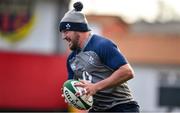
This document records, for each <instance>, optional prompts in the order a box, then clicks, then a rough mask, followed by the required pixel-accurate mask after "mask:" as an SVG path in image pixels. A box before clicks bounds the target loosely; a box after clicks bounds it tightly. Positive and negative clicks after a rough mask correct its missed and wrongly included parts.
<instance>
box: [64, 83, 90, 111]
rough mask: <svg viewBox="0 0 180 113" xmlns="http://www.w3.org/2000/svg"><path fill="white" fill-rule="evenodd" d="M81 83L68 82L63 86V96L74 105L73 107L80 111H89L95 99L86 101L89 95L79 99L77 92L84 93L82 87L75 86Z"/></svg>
mask: <svg viewBox="0 0 180 113" xmlns="http://www.w3.org/2000/svg"><path fill="white" fill-rule="evenodd" d="M77 82H80V81H77V80H67V81H66V82H64V85H63V94H64V97H65V99H66V101H67V102H68V103H69V104H70V105H72V106H73V107H75V108H77V109H79V110H88V109H89V108H91V106H92V104H93V97H92V96H90V97H89V99H88V100H86V96H87V95H85V94H84V95H82V96H79V97H77V96H76V95H75V94H76V93H77V92H80V91H82V89H83V88H82V87H76V86H74V84H75V83H77Z"/></svg>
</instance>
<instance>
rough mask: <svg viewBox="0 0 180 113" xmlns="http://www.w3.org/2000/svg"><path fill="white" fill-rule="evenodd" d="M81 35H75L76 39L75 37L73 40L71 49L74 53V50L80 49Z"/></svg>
mask: <svg viewBox="0 0 180 113" xmlns="http://www.w3.org/2000/svg"><path fill="white" fill-rule="evenodd" d="M79 38H80V36H79V34H78V33H76V32H75V33H74V37H73V40H71V46H70V49H71V50H72V51H74V50H77V49H80V46H79Z"/></svg>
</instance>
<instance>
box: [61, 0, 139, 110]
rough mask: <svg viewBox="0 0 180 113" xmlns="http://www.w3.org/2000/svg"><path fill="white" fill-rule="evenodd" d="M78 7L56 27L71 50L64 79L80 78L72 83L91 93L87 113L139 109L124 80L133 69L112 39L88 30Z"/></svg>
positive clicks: (131, 76) (86, 92) (78, 5)
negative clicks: (77, 82)
mask: <svg viewBox="0 0 180 113" xmlns="http://www.w3.org/2000/svg"><path fill="white" fill-rule="evenodd" d="M82 8H83V5H82V3H81V2H76V3H75V4H74V9H73V10H72V11H69V12H67V13H66V14H65V15H64V17H63V18H62V20H61V22H60V26H59V30H60V32H62V37H63V39H64V40H66V41H67V42H68V46H69V48H70V49H71V50H72V53H71V54H70V55H69V57H68V59H67V70H68V79H78V80H81V84H76V86H79V87H83V88H84V89H85V92H84V93H85V94H86V95H88V96H93V99H94V100H93V101H94V103H93V106H92V108H91V109H90V110H89V112H100V111H102V112H139V106H138V104H137V102H136V101H134V99H133V97H132V95H131V92H130V90H129V88H128V86H127V83H126V81H128V80H130V79H132V78H133V76H134V72H133V69H132V68H131V66H130V64H129V63H128V61H127V60H126V58H125V57H124V56H123V54H122V53H121V52H120V50H119V49H118V48H117V46H116V45H115V44H114V43H113V42H112V41H110V40H108V39H107V38H104V37H102V36H99V35H95V34H92V33H91V32H90V28H89V26H88V22H87V20H86V17H85V15H84V14H83V13H81V10H82Z"/></svg>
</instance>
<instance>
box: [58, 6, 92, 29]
mask: <svg viewBox="0 0 180 113" xmlns="http://www.w3.org/2000/svg"><path fill="white" fill-rule="evenodd" d="M73 7H74V9H73V10H71V11H68V12H67V13H65V15H64V17H63V18H62V20H61V21H60V25H59V30H60V32H61V31H62V30H66V31H80V32H86V31H90V28H89V26H88V22H87V20H86V17H85V15H84V14H83V13H82V12H81V10H82V9H83V4H82V3H81V2H76V3H74V5H73Z"/></svg>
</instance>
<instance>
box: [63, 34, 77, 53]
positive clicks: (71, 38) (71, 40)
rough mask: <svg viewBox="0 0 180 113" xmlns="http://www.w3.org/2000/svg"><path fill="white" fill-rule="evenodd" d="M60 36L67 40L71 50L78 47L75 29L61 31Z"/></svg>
mask: <svg viewBox="0 0 180 113" xmlns="http://www.w3.org/2000/svg"><path fill="white" fill-rule="evenodd" d="M62 37H63V39H64V40H66V41H67V43H68V45H69V48H70V49H71V50H76V49H79V48H80V46H79V38H80V36H79V34H78V33H77V32H75V31H62Z"/></svg>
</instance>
